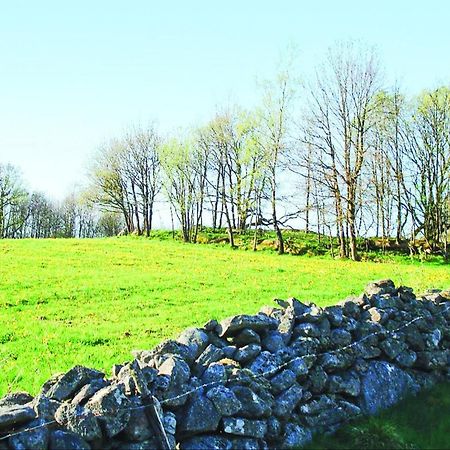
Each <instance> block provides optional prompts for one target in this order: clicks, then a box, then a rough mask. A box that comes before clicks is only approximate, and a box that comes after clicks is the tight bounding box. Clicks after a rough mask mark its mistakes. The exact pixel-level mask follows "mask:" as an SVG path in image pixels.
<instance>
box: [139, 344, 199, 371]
mask: <svg viewBox="0 0 450 450" xmlns="http://www.w3.org/2000/svg"><path fill="white" fill-rule="evenodd" d="M132 353H133V355H134V356H135V358H136V359H138V361H140V362H142V363H143V364H144V365H147V364H149V363H150V362H151V361H152V360H153V359H154V358H155V356H156V355H169V354H170V355H177V356H179V357H180V358H181V359H184V360H185V361H186V362H187V363H188V364H192V363H193V362H194V360H195V352H194V351H193V349H192V348H191V347H189V346H188V345H185V344H182V343H181V342H177V341H174V340H172V339H169V340H166V341H163V342H161V343H160V344H158V345H157V346H156V347H155V348H154V349H153V350H151V351H146V350H138V351H133V352H132Z"/></svg>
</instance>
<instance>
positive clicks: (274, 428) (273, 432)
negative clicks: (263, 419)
mask: <svg viewBox="0 0 450 450" xmlns="http://www.w3.org/2000/svg"><path fill="white" fill-rule="evenodd" d="M280 434H281V422H280V421H279V420H278V419H277V418H276V417H274V416H270V417H269V418H268V419H267V433H266V437H267V439H270V440H272V441H273V440H275V439H278V438H279V437H280Z"/></svg>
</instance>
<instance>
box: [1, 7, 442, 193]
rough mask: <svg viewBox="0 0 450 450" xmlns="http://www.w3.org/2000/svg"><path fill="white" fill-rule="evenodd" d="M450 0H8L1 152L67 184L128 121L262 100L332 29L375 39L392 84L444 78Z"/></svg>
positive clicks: (47, 183) (186, 121)
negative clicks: (261, 93)
mask: <svg viewBox="0 0 450 450" xmlns="http://www.w3.org/2000/svg"><path fill="white" fill-rule="evenodd" d="M449 17H450V6H449V3H448V2H446V1H433V0H431V1H428V2H418V1H411V0H410V1H395V2H394V1H393V0H391V1H383V0H382V1H377V2H362V1H361V0H359V1H345V0H341V1H321V2H303V1H283V0H280V1H277V2H275V1H264V0H259V1H253V0H250V1H245V2H244V1H234V0H228V1H226V2H214V1H211V0H210V1H196V0H191V1H190V2H188V1H181V0H180V1H165V2H154V1H150V0H147V1H138V0H135V1H132V0H131V1H129V2H124V1H112V0H109V1H103V0H101V1H94V0H91V1H89V2H88V1H84V0H79V1H77V2H61V1H45V0H41V1H39V2H38V1H20V0H15V1H14V2H2V4H1V7H0V162H3V163H4V162H10V163H13V164H15V165H18V166H19V167H20V168H21V169H22V172H23V177H24V178H25V179H26V180H27V181H28V185H29V187H30V188H31V189H37V190H41V191H44V192H47V193H48V194H50V195H51V196H53V197H55V198H62V197H63V196H64V195H65V194H66V193H68V192H69V191H70V190H71V189H72V187H73V186H74V185H75V184H77V183H82V182H83V176H84V173H85V171H86V165H87V161H88V160H89V158H90V155H92V153H93V151H95V149H96V148H97V147H98V146H99V145H100V144H101V143H102V142H103V141H105V140H106V139H108V138H110V137H112V136H114V135H120V133H121V132H122V130H124V129H125V128H126V127H127V126H129V125H130V124H136V123H138V124H139V123H140V124H145V123H147V122H150V121H153V120H154V121H156V122H157V124H159V126H160V128H161V129H162V130H164V131H167V130H170V129H172V128H177V127H182V126H190V125H195V124H200V123H201V122H202V121H206V120H207V119H208V118H209V117H211V115H212V114H213V113H214V110H215V108H216V107H217V106H220V105H226V104H234V103H238V104H241V105H243V106H245V107H251V106H252V105H254V104H255V103H256V101H257V98H258V89H257V84H256V82H255V80H256V79H257V78H260V79H264V78H267V77H270V76H271V75H273V74H274V72H275V70H276V64H277V61H278V59H279V56H280V53H282V52H283V51H284V50H285V49H286V47H287V46H288V45H290V44H292V43H295V45H296V46H297V48H298V51H299V61H298V64H297V65H298V67H299V68H300V71H299V73H298V76H300V77H301V78H307V77H308V74H309V73H311V71H312V70H313V68H314V65H315V64H317V63H319V62H320V60H321V59H322V58H323V56H324V54H325V53H326V51H327V49H328V47H329V46H331V45H333V43H334V42H336V41H337V40H345V39H361V40H363V41H364V42H366V43H368V44H369V45H373V46H375V47H376V49H377V50H378V53H379V56H380V59H381V62H382V65H383V67H384V72H385V80H386V84H390V83H392V82H394V81H395V80H397V81H398V82H399V84H400V86H401V87H402V88H403V89H404V90H405V91H406V92H408V93H410V94H413V93H417V92H419V91H420V90H421V89H424V88H428V87H434V86H436V85H437V84H449V83H450V57H449V56H450V55H449V50H450V30H449V23H448V18H449Z"/></svg>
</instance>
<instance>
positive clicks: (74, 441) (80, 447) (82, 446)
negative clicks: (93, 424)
mask: <svg viewBox="0 0 450 450" xmlns="http://www.w3.org/2000/svg"><path fill="white" fill-rule="evenodd" d="M90 448H91V447H90V446H89V444H88V443H87V442H86V441H85V440H84V439H82V438H80V437H79V436H78V435H77V434H75V433H71V432H70V431H62V430H55V431H52V432H51V433H50V443H49V449H50V450H90Z"/></svg>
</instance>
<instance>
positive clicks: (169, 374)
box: [0, 280, 450, 450]
mask: <svg viewBox="0 0 450 450" xmlns="http://www.w3.org/2000/svg"><path fill="white" fill-rule="evenodd" d="M275 301H276V306H273V307H264V308H262V309H261V311H260V312H259V313H258V314H256V315H254V316H250V315H239V316H234V317H230V318H228V319H225V320H223V321H222V322H220V323H218V322H217V321H215V320H211V321H209V322H208V323H206V324H205V325H204V326H203V328H190V329H187V330H185V331H184V332H183V333H182V334H181V335H180V336H179V337H178V338H177V339H175V340H168V341H164V342H162V343H161V344H159V345H158V346H157V347H156V348H154V349H153V350H149V351H138V352H135V355H134V356H135V359H134V360H133V361H131V362H129V363H126V364H119V365H115V366H114V367H113V369H112V376H111V377H110V378H105V375H104V374H103V373H101V372H99V371H97V370H93V369H88V368H86V367H81V366H76V367H74V368H73V369H71V370H69V371H68V372H67V373H65V374H62V375H58V376H56V377H54V378H52V379H51V380H49V381H47V382H46V383H45V384H44V386H43V387H42V390H41V392H40V393H39V395H37V396H36V397H34V398H33V397H31V396H30V395H29V394H26V393H14V394H9V395H7V396H6V397H4V398H2V399H0V450H6V449H15V450H19V449H51V450H63V449H79V450H81V449H129V450H138V449H139V450H140V449H142V450H143V449H154V448H164V449H167V448H175V447H176V446H179V448H181V449H231V448H238V449H266V448H298V447H301V446H303V445H305V444H306V443H308V442H309V441H310V440H311V438H312V436H313V434H314V433H323V432H333V431H334V430H336V429H337V428H338V427H339V426H340V425H341V424H342V423H344V422H347V421H349V420H351V419H353V418H355V417H357V416H360V415H369V414H375V413H377V412H378V411H380V410H381V409H383V408H387V407H389V406H391V405H393V404H395V403H396V402H398V401H399V400H401V399H402V398H403V397H404V396H405V395H408V394H414V393H416V392H418V391H419V390H421V389H423V388H427V387H429V386H431V385H433V384H434V383H435V382H438V381H445V380H447V381H448V380H449V379H450V371H449V363H450V294H449V292H448V291H445V292H444V291H433V292H430V293H428V294H426V295H425V296H422V297H420V298H416V296H415V295H414V293H413V292H412V290H411V289H410V288H407V287H399V288H396V287H395V286H394V284H393V282H392V281H390V280H384V281H380V282H376V283H372V284H370V285H369V286H367V287H366V290H365V293H364V294H362V295H361V296H359V297H357V298H350V299H347V300H345V301H343V302H341V303H340V304H338V305H336V306H330V307H326V308H320V307H318V306H316V305H315V304H313V303H302V302H300V301H298V300H296V299H294V298H291V299H288V300H286V301H284V300H275Z"/></svg>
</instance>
